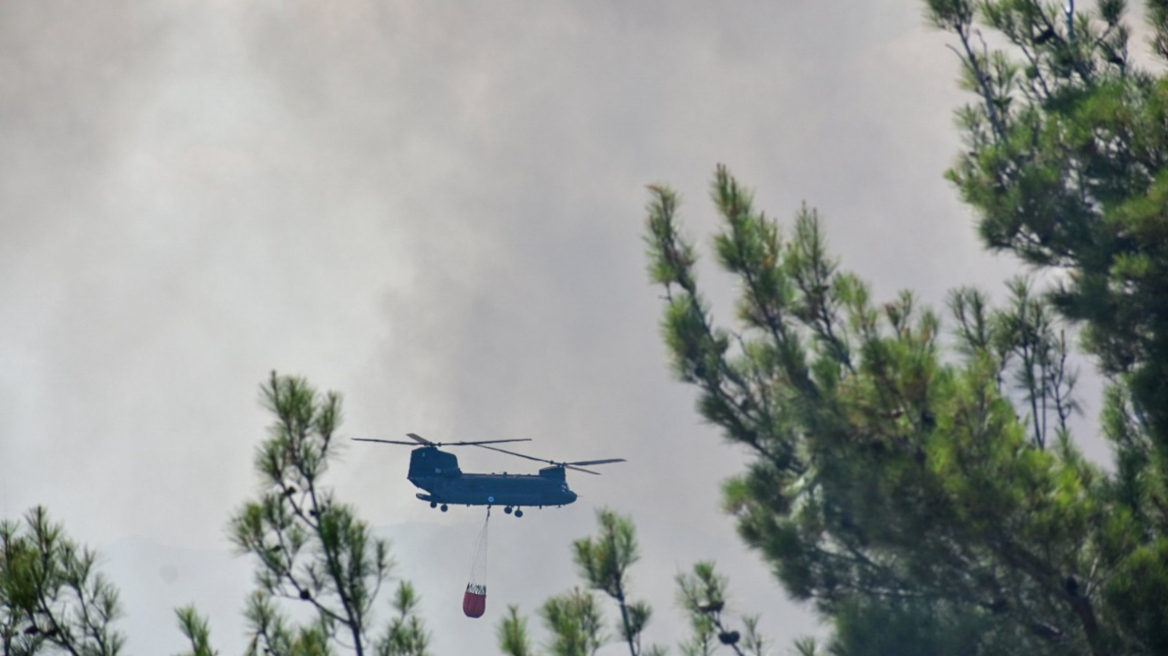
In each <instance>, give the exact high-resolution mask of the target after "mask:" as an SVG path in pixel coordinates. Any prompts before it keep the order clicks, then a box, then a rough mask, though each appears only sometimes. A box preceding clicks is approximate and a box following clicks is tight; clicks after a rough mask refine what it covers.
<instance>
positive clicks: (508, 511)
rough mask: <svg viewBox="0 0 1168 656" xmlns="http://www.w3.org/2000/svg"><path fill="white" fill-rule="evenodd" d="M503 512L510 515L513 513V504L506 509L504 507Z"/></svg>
mask: <svg viewBox="0 0 1168 656" xmlns="http://www.w3.org/2000/svg"><path fill="white" fill-rule="evenodd" d="M503 512H505V513H507V514H508V515H510V514H511V506H507V507H506V508H504V509H503Z"/></svg>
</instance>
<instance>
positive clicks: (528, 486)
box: [352, 433, 625, 517]
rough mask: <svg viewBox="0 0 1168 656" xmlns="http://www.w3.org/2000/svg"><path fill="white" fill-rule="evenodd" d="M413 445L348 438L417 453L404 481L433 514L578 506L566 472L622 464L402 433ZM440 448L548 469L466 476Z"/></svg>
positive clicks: (517, 512)
mask: <svg viewBox="0 0 1168 656" xmlns="http://www.w3.org/2000/svg"><path fill="white" fill-rule="evenodd" d="M406 437H409V438H410V439H411V440H412V441H410V442H406V441H403V440H377V439H371V438H361V437H354V438H352V439H353V440H354V441H357V442H377V443H379V444H402V445H406V446H413V447H416V448H415V449H414V450H413V452H412V453H411V454H410V471H409V473H408V474H407V475H406V479H407V480H409V481H410V482H411V483H413V484H414V485H416V486H417V487H420V488H422V489H423V490H425V491H426V492H427V493H428V494H418V495H417V497H418V498H419V499H421V500H422V501H429V502H430V507H431V508H441V510H442V512H446V511H447V510H449V509H450V504H455V505H459V504H461V505H465V506H487V507H488V508H489V507H490V506H503V512H505V513H507V514H508V515H510V514H511V513H512V511H514V513H515V516H516V517H522V516H523V510H522V507H528V508H532V507H536V508H543V507H544V506H557V507H558V506H566V505H568V504H569V503H572V502H574V501H576V498H577V495H576V493H575V492H573V491H572V490H570V489H568V482H567V478H566V476H565V475H564V470H565V469H571V470H573V471H582V472H585V473H588V474H599V473H600V472H594V471H592V470H589V469H584V468H583V465H604V464H608V463H612V462H625V459H624V458H606V459H604V460H581V461H578V462H556V461H555V460H547V459H545V458H536V457H534V456H529V455H525V454H522V453H516V452H514V451H508V450H506V449H500V448H499V447H495V446H488V445H491V444H502V443H504V442H530V441H531V440H529V439H513V440H478V441H472V442H431V441H430V440H427V439H426V438H424V437H421V436H420V435H415V434H414V433H406ZM442 446H477V447H480V448H483V449H490V450H491V451H498V452H500V453H507V454H510V455H513V456H519V457H520V458H527V459H528V460H535V461H538V462H545V463H548V465H550V466H548V467H544V468H542V469H540V470H539V473H538V474H506V473H504V474H464V473H463V472H462V470H461V469H459V468H458V458H457V457H455V455H454V454H453V453H447V452H446V451H442V450H441V449H439V448H438V447H442Z"/></svg>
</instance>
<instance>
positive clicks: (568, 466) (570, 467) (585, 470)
mask: <svg viewBox="0 0 1168 656" xmlns="http://www.w3.org/2000/svg"><path fill="white" fill-rule="evenodd" d="M560 466H561V467H564V468H566V469H571V470H572V471H582V472H584V473H585V474H596V475H597V476H600V472H594V471H592V470H591V469H584V468H583V467H577V466H575V465H568V464H564V465H560Z"/></svg>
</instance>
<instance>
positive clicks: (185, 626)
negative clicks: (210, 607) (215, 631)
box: [175, 606, 219, 656]
mask: <svg viewBox="0 0 1168 656" xmlns="http://www.w3.org/2000/svg"><path fill="white" fill-rule="evenodd" d="M175 614H176V615H177V616H178V626H179V629H180V630H181V631H182V633H183V636H185V637H186V639H187V640H189V641H190V643H191V651H190V652H189V654H187V655H184V656H217V654H218V653H219V652H217V651H215V650H213V649H212V648H211V627H210V625H209V624H208V623H207V618H205V617H201V616H200V615H199V613H198V611H196V610H195V607H194V606H184V607H182V608H178V609H175Z"/></svg>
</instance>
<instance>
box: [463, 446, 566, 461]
mask: <svg viewBox="0 0 1168 656" xmlns="http://www.w3.org/2000/svg"><path fill="white" fill-rule="evenodd" d="M478 446H482V447H483V448H484V449H490V450H491V451H498V452H499V453H509V454H511V455H513V456H519V457H520V458H527V459H528V460H534V461H536V462H546V463H548V464H549V465H558V464H560V463H558V462H556V461H555V460H548V459H547V458H536V457H535V456H528V455H524V454H522V453H516V452H514V451H508V450H507V449H500V448H499V447H495V446H483V445H481V444H480V445H478Z"/></svg>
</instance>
